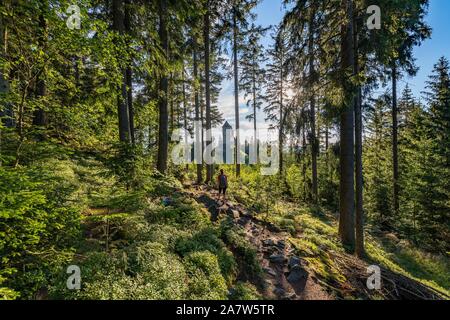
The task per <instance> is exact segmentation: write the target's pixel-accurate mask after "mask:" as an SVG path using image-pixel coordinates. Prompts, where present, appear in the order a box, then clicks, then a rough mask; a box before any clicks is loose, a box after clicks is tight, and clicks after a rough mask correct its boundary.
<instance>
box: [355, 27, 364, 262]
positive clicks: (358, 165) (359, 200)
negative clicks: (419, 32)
mask: <svg viewBox="0 0 450 320" xmlns="http://www.w3.org/2000/svg"><path fill="white" fill-rule="evenodd" d="M354 29H355V30H354V52H355V63H354V70H355V74H359V52H358V30H357V24H356V22H355V27H354ZM361 100H362V93H361V85H360V84H358V85H357V93H356V98H355V169H356V172H355V180H356V181H355V183H356V219H355V229H356V232H355V235H356V247H355V251H356V254H357V256H358V257H360V258H362V257H364V255H365V253H364V203H363V188H364V181H363V163H362V101H361Z"/></svg>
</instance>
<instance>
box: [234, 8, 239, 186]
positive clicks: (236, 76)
mask: <svg viewBox="0 0 450 320" xmlns="http://www.w3.org/2000/svg"><path fill="white" fill-rule="evenodd" d="M236 10H237V9H236V7H235V6H233V64H234V108H235V119H236V124H235V127H236V144H235V157H236V177H240V176H241V163H240V162H241V160H240V152H241V151H240V144H241V141H240V136H239V119H240V116H239V69H238V32H239V30H238V25H237V16H236V14H237V12H236Z"/></svg>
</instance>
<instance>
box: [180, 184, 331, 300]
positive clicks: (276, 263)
mask: <svg viewBox="0 0 450 320" xmlns="http://www.w3.org/2000/svg"><path fill="white" fill-rule="evenodd" d="M186 192H187V194H188V195H189V196H191V197H192V198H194V199H195V200H196V201H197V202H198V203H200V204H202V205H204V206H205V208H206V209H207V210H208V211H209V212H210V214H211V220H212V221H213V222H215V221H217V220H218V219H219V217H220V216H223V215H226V216H229V217H230V218H231V220H232V221H233V223H234V224H235V226H237V227H238V228H240V229H241V230H243V231H244V234H245V238H246V240H247V241H248V242H250V243H251V244H252V245H253V247H254V248H255V249H256V251H257V259H258V261H259V263H260V266H261V268H262V269H263V274H262V279H251V277H250V278H249V279H246V280H249V281H250V282H252V284H254V285H255V286H256V287H257V288H259V291H260V293H261V294H262V295H263V297H264V298H265V299H277V300H332V299H333V296H331V295H330V294H329V293H327V292H326V291H325V290H324V289H323V287H322V286H321V285H320V284H319V283H318V282H317V279H316V277H315V276H314V274H313V273H312V272H311V271H310V270H308V266H307V262H306V261H305V260H303V259H301V258H300V257H298V256H295V252H294V249H293V248H292V247H291V245H290V243H289V240H288V239H289V234H288V233H286V232H282V231H280V230H278V228H276V227H275V226H273V225H270V224H267V223H266V222H264V221H261V220H258V219H257V218H255V217H254V216H252V215H250V214H249V213H248V210H247V209H246V208H245V207H244V206H243V205H242V204H239V203H233V202H231V201H222V200H220V201H219V200H218V192H217V191H216V190H214V189H212V188H210V187H207V186H193V187H189V188H188V189H187V190H186ZM242 271H243V273H244V274H245V270H242Z"/></svg>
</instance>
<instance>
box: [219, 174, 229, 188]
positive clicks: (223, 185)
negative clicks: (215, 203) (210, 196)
mask: <svg viewBox="0 0 450 320" xmlns="http://www.w3.org/2000/svg"><path fill="white" fill-rule="evenodd" d="M219 185H220V187H221V188H226V187H227V186H228V181H227V176H226V175H224V174H222V175H220V176H219Z"/></svg>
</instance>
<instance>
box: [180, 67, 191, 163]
mask: <svg viewBox="0 0 450 320" xmlns="http://www.w3.org/2000/svg"><path fill="white" fill-rule="evenodd" d="M181 75H182V81H183V128H184V144H185V145H186V146H187V144H188V118H187V100H186V78H185V66H184V60H183V70H182V74H181ZM189 152H190V150H189ZM189 157H190V154H189ZM188 170H189V164H187V163H186V171H188Z"/></svg>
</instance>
